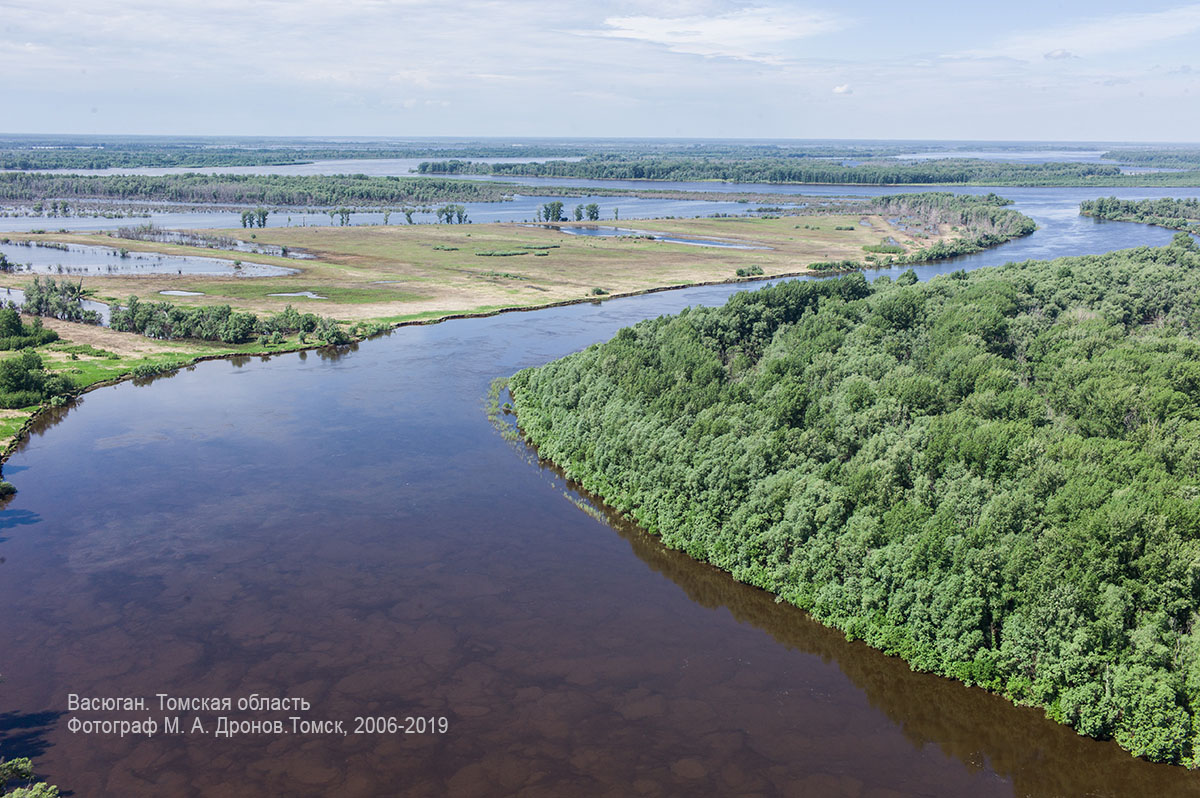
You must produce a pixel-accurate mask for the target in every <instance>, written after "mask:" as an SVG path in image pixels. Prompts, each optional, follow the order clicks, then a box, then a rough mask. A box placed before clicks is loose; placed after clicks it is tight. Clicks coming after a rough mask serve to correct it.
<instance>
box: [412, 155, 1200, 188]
mask: <svg viewBox="0 0 1200 798" xmlns="http://www.w3.org/2000/svg"><path fill="white" fill-rule="evenodd" d="M418 171H419V172H420V173H421V174H490V175H513V176H516V175H521V176H527V177H575V178H589V179H604V180H725V181H732V182H737V183H816V184H829V183H832V184H865V185H910V184H943V185H968V184H974V185H985V186H1093V185H1094V186H1125V185H1131V186H1132V185H1195V184H1196V182H1197V180H1200V172H1195V171H1192V172H1162V173H1158V172H1156V173H1148V174H1138V175H1125V174H1122V173H1121V169H1120V167H1119V166H1115V165H1109V164H1098V163H1005V162H996V161H984V160H976V159H967V158H948V159H944V160H930V161H922V162H918V163H908V162H904V161H895V160H888V161H882V160H873V161H869V162H866V163H862V164H858V165H854V166H847V165H843V164H842V163H841V161H840V160H839V159H833V160H803V159H789V158H777V157H776V158H772V157H763V158H757V159H753V160H727V159H715V158H678V157H642V158H628V157H625V156H593V157H588V158H584V159H583V160H579V161H546V162H541V163H493V164H489V163H480V162H477V161H462V160H447V161H426V162H422V163H421V165H420V166H419V167H418Z"/></svg>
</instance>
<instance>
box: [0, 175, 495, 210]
mask: <svg viewBox="0 0 1200 798" xmlns="http://www.w3.org/2000/svg"><path fill="white" fill-rule="evenodd" d="M515 188H516V187H515V186H505V185H501V184H498V183H489V182H483V181H478V180H441V179H437V178H432V179H431V178H417V177H368V176H366V175H206V174H195V173H191V174H175V175H160V176H153V177H151V176H147V175H88V176H80V175H49V174H44V173H38V172H32V173H31V172H4V173H0V200H18V201H26V202H32V201H38V200H44V199H49V198H51V197H53V198H57V199H112V200H121V201H126V202H129V201H145V202H182V203H193V204H212V203H215V204H229V205H234V204H236V205H245V204H255V205H270V206H291V207H330V206H339V205H356V204H357V205H362V204H367V205H377V204H401V203H416V204H425V203H435V202H452V201H459V202H464V201H465V202H495V201H500V200H505V199H510V198H511V196H512V193H513V191H514V190H515Z"/></svg>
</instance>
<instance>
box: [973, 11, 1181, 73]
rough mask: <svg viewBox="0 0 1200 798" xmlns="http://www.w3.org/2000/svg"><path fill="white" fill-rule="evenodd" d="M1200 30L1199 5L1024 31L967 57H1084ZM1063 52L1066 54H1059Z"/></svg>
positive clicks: (1136, 47) (1117, 50) (1135, 46)
mask: <svg viewBox="0 0 1200 798" xmlns="http://www.w3.org/2000/svg"><path fill="white" fill-rule="evenodd" d="M1196 31H1200V4H1192V5H1187V6H1181V7H1179V8H1173V9H1170V10H1168V11H1151V12H1146V13H1140V14H1115V15H1112V16H1109V17H1105V18H1102V19H1096V20H1092V21H1090V22H1085V23H1082V24H1079V25H1071V26H1067V27H1063V28H1058V29H1055V30H1044V31H1034V32H1021V33H1017V34H1014V35H1012V36H1009V37H1007V38H1005V39H1002V40H1000V41H999V42H997V43H996V44H995V45H993V46H992V47H987V48H984V49H980V50H971V51H968V52H966V53H964V55H968V56H976V57H996V56H999V57H1008V58H1018V59H1022V60H1027V61H1032V60H1036V59H1038V58H1039V57H1045V58H1062V57H1066V56H1068V55H1076V56H1079V57H1083V58H1089V57H1095V56H1100V55H1105V54H1107V53H1115V52H1121V51H1127V50H1138V49H1141V48H1143V47H1148V46H1150V45H1153V44H1158V43H1159V42H1164V41H1167V40H1169V39H1175V38H1179V37H1181V36H1187V35H1188V34H1191V33H1195V32H1196ZM1058 53H1062V54H1065V55H1056V54H1058Z"/></svg>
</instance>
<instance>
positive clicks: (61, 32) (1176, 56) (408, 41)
mask: <svg viewBox="0 0 1200 798" xmlns="http://www.w3.org/2000/svg"><path fill="white" fill-rule="evenodd" d="M1131 8H1133V4H1130V3H1127V2H1121V3H1118V2H1109V0H1092V1H1091V2H1087V3H1083V2H1073V1H1069V2H1059V3H1047V2H1044V0H1043V1H1042V2H1032V1H1031V0H1011V1H1010V2H1004V3H966V2H959V3H948V2H942V3H929V2H920V1H919V0H906V2H876V1H875V0H864V1H863V2H858V3H845V2H838V3H832V2H780V1H778V0H775V1H772V0H763V1H762V2H759V1H758V0H748V1H746V2H742V1H741V0H659V2H653V3H651V2H642V1H641V0H629V1H628V2H626V1H623V0H617V1H616V2H601V3H597V2H591V1H590V0H588V1H586V2H585V1H584V0H553V2H549V1H547V0H539V1H538V2H530V1H529V0H503V1H502V2H501V1H499V0H453V2H448V1H447V0H439V1H437V2H432V1H429V0H336V2H329V1H327V0H155V1H154V2H150V1H149V0H86V2H83V1H80V0H0V74H2V75H3V78H2V79H0V109H2V113H3V114H4V119H3V121H0V132H7V133H80V134H110V135H111V134H161V135H188V134H191V135H271V136H287V135H295V136H339V135H343V136H387V137H419V136H463V137H485V136H500V137H504V136H569V137H667V138H681V137H682V138H796V139H813V138H821V139H825V138H854V139H950V140H962V139H978V140H1013V141H1022V140H1027V141H1169V142H1195V141H1197V140H1200V102H1198V100H1200V3H1192V4H1179V3H1172V2H1153V1H1152V0H1151V1H1150V2H1143V3H1142V4H1141V5H1140V6H1139V7H1138V9H1137V10H1136V11H1132V10H1130V9H1131Z"/></svg>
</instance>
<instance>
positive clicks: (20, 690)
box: [0, 189, 1200, 798]
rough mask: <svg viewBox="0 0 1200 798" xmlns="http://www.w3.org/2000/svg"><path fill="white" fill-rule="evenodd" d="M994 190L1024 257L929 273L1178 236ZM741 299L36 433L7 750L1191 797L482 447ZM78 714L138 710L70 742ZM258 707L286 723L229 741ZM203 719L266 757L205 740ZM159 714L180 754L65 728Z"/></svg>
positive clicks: (165, 390) (110, 408)
mask: <svg viewBox="0 0 1200 798" xmlns="http://www.w3.org/2000/svg"><path fill="white" fill-rule="evenodd" d="M1016 191H1017V190H1008V191H1007V192H1006V193H1008V194H1009V195H1010V196H1011V195H1015V193H1016ZM1020 191H1021V192H1022V196H1021V199H1020V202H1019V205H1018V208H1019V209H1020V210H1022V211H1024V212H1026V213H1029V214H1030V215H1032V216H1034V217H1035V218H1036V219H1038V222H1039V224H1041V225H1042V229H1041V230H1039V231H1038V233H1035V234H1034V235H1033V236H1030V237H1028V238H1026V239H1023V240H1021V241H1017V242H1013V243H1011V244H1008V245H1006V246H1005V247H1002V248H999V249H997V250H994V251H992V252H988V253H981V254H980V255H976V256H971V258H969V259H964V260H963V261H960V262H959V263H957V264H952V265H936V266H930V267H922V268H920V269H918V272H919V273H920V275H921V277H922V278H923V279H926V278H928V277H930V276H932V275H933V274H936V273H939V272H941V271H944V270H946V269H949V268H973V267H977V266H981V265H989V264H993V263H997V262H1003V261H1004V260H1008V259H1016V258H1027V257H1042V256H1047V255H1057V254H1066V253H1068V252H1079V251H1093V252H1098V251H1104V250H1108V249H1113V248H1118V247H1123V246H1133V245H1139V244H1160V243H1163V242H1165V241H1168V240H1169V239H1170V237H1171V235H1172V234H1171V232H1170V231H1166V230H1160V229H1157V228H1149V227H1145V226H1141V225H1132V224H1121V223H1098V222H1095V221H1093V220H1090V219H1081V218H1080V217H1078V216H1077V213H1072V212H1071V204H1072V203H1074V204H1075V206H1076V209H1077V197H1078V196H1079V195H1080V194H1079V190H1067V189H1047V190H1041V191H1034V190H1029V189H1026V190H1020ZM875 193H878V190H875ZM1104 193H1111V190H1109V192H1104V191H1101V192H1096V193H1092V194H1089V196H1097V195H1102V194H1104ZM1119 193H1120V194H1121V195H1122V196H1130V197H1136V196H1142V194H1139V193H1138V192H1136V191H1135V192H1127V191H1124V190H1122V191H1120V192H1119ZM1192 193H1193V194H1195V193H1196V192H1195V191H1193V192H1192ZM1146 195H1148V196H1164V195H1178V196H1186V195H1187V191H1186V190H1185V191H1182V192H1177V193H1173V192H1161V191H1160V192H1149V193H1148V194H1146ZM622 218H623V219H624V218H625V215H624V213H623V214H622ZM744 288H745V285H744V284H743V285H739V286H737V287H733V286H711V287H698V288H693V289H687V290H683V291H674V292H665V293H658V294H651V295H645V296H640V297H631V298H626V299H619V300H613V301H606V302H603V303H594V304H592V303H588V304H581V305H574V306H569V307H561V308H552V309H546V310H541V311H535V312H525V313H510V314H504V315H500V316H495V317H490V318H483V319H466V320H457V321H452V322H447V323H443V324H438V325H431V326H419V327H407V328H403V329H400V330H397V331H394V332H393V333H391V334H389V335H387V336H384V337H382V338H380V339H377V340H372V341H369V342H365V343H363V344H360V345H358V346H357V347H354V348H352V349H350V350H347V351H344V352H342V353H328V352H308V353H299V354H290V355H283V356H275V357H271V358H262V359H258V358H241V359H238V360H235V361H229V360H226V361H214V362H206V363H201V364H199V365H197V366H195V367H194V368H191V369H188V370H185V371H183V372H181V373H179V374H177V375H175V376H171V377H167V378H160V379H157V380H154V381H153V383H152V384H151V385H135V384H133V383H123V384H120V385H117V386H111V387H107V388H102V389H100V390H97V391H94V392H92V393H90V394H88V395H87V396H86V397H85V398H84V399H83V401H81V402H79V403H77V404H76V405H75V406H74V407H70V408H65V409H63V410H61V411H58V412H57V413H56V414H55V415H54V416H53V417H50V418H47V420H46V423H45V425H44V426H43V428H41V429H40V430H38V431H37V432H36V433H35V434H34V435H33V436H32V437H31V439H30V440H29V441H28V443H27V444H26V445H24V446H23V447H22V448H21V450H20V451H18V452H17V453H16V454H15V455H14V456H13V457H12V459H11V460H10V461H9V463H8V464H7V465H6V467H5V469H4V473H5V478H6V479H9V480H10V481H12V482H13V483H15V484H16V485H17V486H18V488H19V489H20V492H19V493H18V494H17V495H16V496H15V497H14V498H13V499H12V500H11V502H10V503H9V504H8V505H7V506H6V508H5V509H4V510H3V512H2V513H0V558H2V560H0V562H2V564H0V577H2V578H0V605H2V606H4V607H5V609H6V611H5V612H4V613H3V615H2V616H0V639H3V640H4V641H5V642H4V647H3V654H2V655H0V672H2V673H3V675H4V677H5V681H4V683H3V685H0V695H2V696H3V704H2V705H0V706H2V707H3V714H2V715H0V750H3V751H4V753H5V755H6V756H10V757H11V756H26V755H28V756H33V757H35V762H36V764H37V766H38V769H39V771H40V773H42V774H43V775H44V776H45V777H47V778H48V779H50V780H51V781H53V782H55V783H58V784H59V785H60V786H62V787H64V788H68V789H72V790H74V791H75V792H76V794H78V795H86V796H103V795H112V796H141V795H147V796H149V795H171V796H218V795H219V796H234V795H289V796H298V795H314V796H318V795H321V796H323V795H330V794H338V795H344V796H377V795H390V794H403V795H413V796H426V795H427V796H440V795H454V796H472V795H488V796H491V795H507V794H517V793H520V794H523V795H531V796H538V795H546V796H561V795H572V796H588V795H614V796H624V795H663V796H673V795H685V794H697V792H699V793H700V794H720V795H780V796H792V795H813V796H822V797H823V796H837V795H847V796H863V797H864V798H865V797H866V796H874V797H875V798H883V796H931V795H935V796H941V795H946V796H957V795H968V794H969V795H972V796H977V797H978V798H984V797H985V796H1058V795H1070V796H1075V795H1096V796H1125V795H1161V796H1166V795H1200V781H1198V780H1197V779H1196V778H1195V775H1194V774H1192V773H1190V772H1188V771H1186V770H1184V769H1182V768H1172V767H1167V766H1159V765H1150V764H1148V763H1145V762H1141V761H1139V760H1135V759H1133V758H1131V757H1130V756H1129V755H1128V754H1126V753H1125V752H1123V751H1121V750H1120V749H1119V748H1118V747H1117V746H1116V745H1115V744H1113V743H1111V742H1096V741H1092V740H1088V739H1085V738H1082V737H1079V736H1078V735H1076V734H1075V733H1074V732H1073V731H1071V730H1070V729H1069V728H1066V727H1061V726H1057V725H1055V724H1054V723H1052V722H1050V721H1048V720H1046V719H1045V718H1044V717H1043V715H1042V712H1041V711H1039V710H1035V709H1029V708H1016V707H1013V706H1011V705H1010V704H1008V703H1007V702H1005V701H1004V700H1002V699H1000V698H997V697H995V696H991V695H988V694H986V693H984V692H982V691H980V690H977V689H971V688H966V687H963V686H961V685H958V684H956V683H954V682H951V681H949V680H946V679H941V678H938V677H934V676H929V675H924V674H914V673H912V672H911V671H910V670H909V669H908V667H907V666H906V665H905V664H904V663H903V662H902V661H900V660H897V659H890V658H887V657H884V656H882V655H881V654H879V653H878V652H875V651H873V650H871V649H869V648H867V647H865V646H863V645H862V644H859V643H847V642H846V641H845V639H844V638H843V637H842V636H841V635H840V634H839V633H836V632H832V631H830V630H827V629H824V628H822V627H821V626H819V625H817V624H815V623H813V622H812V621H810V620H809V619H808V618H807V617H806V616H805V615H804V614H803V613H801V612H799V611H797V610H795V609H793V608H790V607H787V606H783V605H778V604H775V603H774V601H773V600H772V599H771V597H770V596H769V595H767V594H765V593H763V592H761V591H758V590H755V589H752V588H748V587H746V586H744V585H739V584H737V583H734V582H732V581H731V580H730V579H729V578H728V577H727V576H726V575H724V574H722V573H720V572H717V571H715V570H713V569H711V568H709V567H707V566H704V565H701V564H698V563H695V562H692V561H690V560H688V559H687V558H686V557H684V556H683V555H680V554H678V553H675V552H669V551H665V550H663V549H662V548H661V547H660V546H658V545H657V543H656V542H655V541H654V540H652V539H648V538H647V537H646V536H645V535H643V534H642V533H640V532H639V531H638V530H636V529H633V528H629V527H628V526H625V525H622V524H620V523H617V522H611V523H610V522H607V521H605V520H603V519H600V518H597V517H595V514H594V513H588V512H584V511H583V510H582V509H581V508H580V507H579V506H577V503H576V502H578V501H580V500H582V499H583V498H584V497H581V496H579V494H577V493H576V492H575V491H574V490H573V489H572V487H571V486H570V485H567V484H566V483H564V481H563V480H562V479H561V477H560V476H558V475H557V474H556V473H555V472H554V470H553V469H550V468H547V467H544V466H542V465H540V464H539V463H538V462H537V460H536V458H534V457H533V456H532V454H531V453H530V452H529V451H527V450H526V449H525V448H524V447H523V446H520V445H517V444H513V443H510V442H508V441H506V440H505V439H504V438H503V437H502V436H501V435H500V434H499V433H498V432H497V431H496V430H495V429H494V428H493V427H492V426H491V425H490V424H489V422H488V421H487V419H486V417H485V413H484V395H485V392H486V390H487V386H488V384H489V382H490V381H491V380H492V379H493V378H494V377H497V376H501V375H508V374H511V373H512V372H514V371H516V370H517V369H520V368H523V367H525V366H529V365H534V364H539V363H544V362H546V361H548V360H551V359H554V358H557V357H560V356H562V355H565V354H567V353H569V352H573V351H576V350H578V349H580V348H582V347H585V346H587V345H589V344H591V343H594V342H596V341H601V340H605V339H607V338H609V337H610V336H612V335H613V334H614V333H615V332H616V331H617V330H618V329H619V328H621V327H623V326H626V325H628V324H631V323H633V322H636V321H638V320H640V319H643V318H647V317H654V316H657V315H659V314H663V313H674V312H677V311H679V310H680V309H682V308H683V307H685V306H688V305H699V304H703V305H713V304H719V303H721V302H723V301H724V300H725V299H726V298H727V297H728V296H729V295H730V294H732V293H733V292H734V291H735V290H740V289H744ZM71 693H75V694H79V695H82V696H94V697H120V696H131V697H144V698H145V699H146V700H147V710H146V711H139V712H117V711H109V712H72V711H69V709H68V706H69V705H68V695H69V694H71ZM160 693H165V694H169V695H170V696H172V697H217V698H220V697H229V698H230V699H231V700H232V710H231V711H222V710H219V709H218V710H212V709H209V708H206V707H198V708H196V709H194V710H192V709H185V710H178V709H175V710H161V709H160V708H159V699H158V698H156V695H157V694H160ZM252 694H258V695H260V696H277V697H297V698H302V699H304V700H306V701H307V702H308V703H309V705H310V708H309V709H308V710H307V711H304V710H301V711H295V710H293V711H239V710H238V708H237V699H238V698H239V697H245V696H251V695H252ZM221 715H224V716H227V717H229V718H231V719H233V720H235V721H279V722H280V723H281V724H284V726H283V728H285V730H286V731H288V732H289V733H285V734H280V733H275V732H273V731H268V732H266V733H263V732H262V731H261V729H259V730H250V729H249V727H248V726H247V727H242V726H239V729H243V728H244V729H246V730H247V733H245V734H238V735H237V736H235V737H233V738H228V737H220V738H218V737H217V736H216V734H215V733H216V731H217V729H218V726H217V724H218V722H219V721H218V720H217V718H218V716H221ZM164 716H167V717H176V718H178V719H179V720H180V721H181V724H182V728H181V730H180V733H179V734H165V735H164V734H161V733H160V734H158V735H156V736H153V737H146V736H144V735H143V736H140V737H139V736H126V737H124V738H122V737H118V736H117V735H116V734H105V733H99V734H95V733H94V734H87V733H85V732H84V731H78V732H73V731H72V730H71V727H72V724H71V719H72V718H78V719H81V720H103V719H115V720H130V721H132V720H138V719H145V718H146V717H152V718H155V719H157V720H158V721H159V722H161V720H162V718H163V717H164ZM293 716H294V717H298V718H301V719H303V720H305V721H325V720H330V721H338V720H340V721H343V723H344V724H345V730H346V731H347V732H353V731H354V727H355V720H354V719H355V718H356V717H357V716H370V717H388V716H395V717H398V718H400V719H401V720H402V719H403V718H404V717H406V716H420V717H434V718H441V717H445V718H447V719H448V723H449V728H448V730H447V731H446V732H445V733H444V734H429V733H426V734H411V735H405V734H401V733H383V734H354V733H348V734H345V735H343V734H341V733H339V732H340V730H337V729H336V728H335V729H334V730H333V731H331V732H324V731H323V732H321V733H317V734H304V733H291V732H292V731H293V727H292V726H291V721H290V720H289V718H290V717H293ZM197 719H198V720H199V721H200V723H201V725H202V726H203V730H197V729H196V728H195V727H194V725H193V724H194V721H195V720H197ZM297 729H298V727H297ZM160 731H161V729H160Z"/></svg>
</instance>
